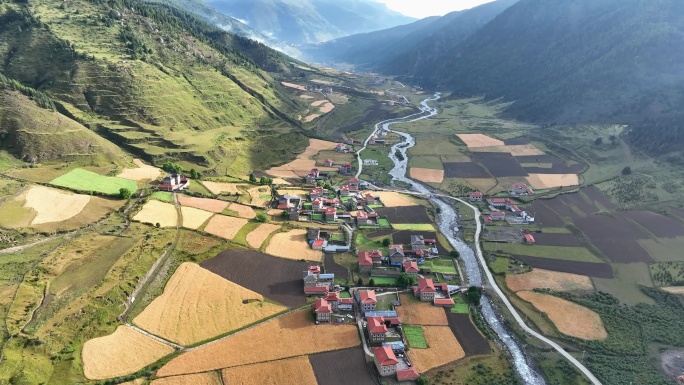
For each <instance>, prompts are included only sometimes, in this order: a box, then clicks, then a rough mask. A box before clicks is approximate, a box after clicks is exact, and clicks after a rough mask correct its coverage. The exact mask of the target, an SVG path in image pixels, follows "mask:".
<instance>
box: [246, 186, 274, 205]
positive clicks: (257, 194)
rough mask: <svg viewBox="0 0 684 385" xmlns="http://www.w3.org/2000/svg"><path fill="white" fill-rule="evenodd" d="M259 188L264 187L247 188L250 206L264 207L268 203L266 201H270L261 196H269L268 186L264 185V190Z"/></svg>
mask: <svg viewBox="0 0 684 385" xmlns="http://www.w3.org/2000/svg"><path fill="white" fill-rule="evenodd" d="M260 189H264V187H252V188H251V189H249V190H247V193H248V194H249V196H250V198H251V200H250V204H251V205H252V206H259V207H264V206H266V205H267V204H268V202H270V199H265V198H262V197H261V196H262V195H264V196H266V195H268V196H269V197H270V195H271V192H270V191H269V188H268V187H266V188H265V189H266V191H259V190H260Z"/></svg>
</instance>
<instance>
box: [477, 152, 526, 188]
mask: <svg viewBox="0 0 684 385" xmlns="http://www.w3.org/2000/svg"><path fill="white" fill-rule="evenodd" d="M472 158H473V161H475V162H477V163H480V164H482V165H483V166H484V167H486V168H487V170H489V173H490V174H491V175H492V176H493V177H496V178H499V177H507V176H520V177H523V176H527V171H525V170H524V169H523V168H522V166H520V165H519V164H518V162H516V161H515V158H513V157H512V156H511V154H507V153H502V152H476V153H473V155H472ZM521 181H522V180H521Z"/></svg>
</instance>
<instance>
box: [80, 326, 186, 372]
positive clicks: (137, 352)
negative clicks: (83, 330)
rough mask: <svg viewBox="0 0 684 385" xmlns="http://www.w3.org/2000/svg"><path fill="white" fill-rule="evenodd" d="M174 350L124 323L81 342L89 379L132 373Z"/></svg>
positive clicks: (84, 364) (84, 369)
mask: <svg viewBox="0 0 684 385" xmlns="http://www.w3.org/2000/svg"><path fill="white" fill-rule="evenodd" d="M173 351H174V349H173V348H172V347H170V346H168V345H164V344H162V343H161V342H157V341H155V340H154V339H152V338H150V337H147V336H145V335H143V334H140V333H138V332H136V331H134V330H133V329H131V328H129V327H127V326H119V327H118V328H117V329H116V331H115V332H114V333H112V334H110V335H108V336H104V337H99V338H94V339H92V340H89V341H88V342H86V343H85V344H84V345H83V352H82V357H83V372H84V373H85V376H86V377H87V378H89V379H91V380H104V379H107V378H112V377H118V376H123V375H126V374H130V373H135V372H137V371H138V370H140V369H142V368H144V367H145V366H147V365H150V364H152V363H153V362H155V361H157V360H159V359H160V358H162V357H164V356H166V355H168V354H171V353H173Z"/></svg>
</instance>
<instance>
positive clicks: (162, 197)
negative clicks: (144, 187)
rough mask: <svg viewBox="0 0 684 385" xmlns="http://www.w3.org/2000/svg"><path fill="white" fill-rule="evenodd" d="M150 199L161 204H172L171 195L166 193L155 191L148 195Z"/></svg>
mask: <svg viewBox="0 0 684 385" xmlns="http://www.w3.org/2000/svg"><path fill="white" fill-rule="evenodd" d="M150 198H152V199H156V200H158V201H162V202H167V203H173V194H172V193H170V192H167V191H156V192H154V193H152V195H150Z"/></svg>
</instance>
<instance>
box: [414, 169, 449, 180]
mask: <svg viewBox="0 0 684 385" xmlns="http://www.w3.org/2000/svg"><path fill="white" fill-rule="evenodd" d="M410 173H411V178H413V179H415V180H419V181H421V182H427V183H442V181H443V180H444V170H433V169H431V168H421V167H411V171H410Z"/></svg>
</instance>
